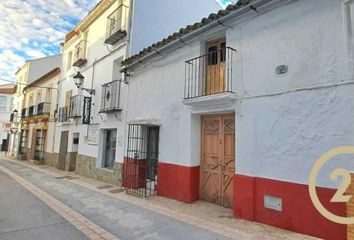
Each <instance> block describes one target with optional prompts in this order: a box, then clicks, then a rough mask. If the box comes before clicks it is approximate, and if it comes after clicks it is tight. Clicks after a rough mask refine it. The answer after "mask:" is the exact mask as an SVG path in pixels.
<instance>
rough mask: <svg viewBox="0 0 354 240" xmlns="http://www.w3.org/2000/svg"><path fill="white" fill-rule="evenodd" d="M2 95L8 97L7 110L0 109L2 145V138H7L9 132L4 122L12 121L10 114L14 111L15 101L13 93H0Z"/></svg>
mask: <svg viewBox="0 0 354 240" xmlns="http://www.w3.org/2000/svg"><path fill="white" fill-rule="evenodd" d="M0 96H3V97H6V99H7V100H6V104H7V106H6V110H5V111H1V110H0V146H1V144H2V140H3V139H7V134H8V132H6V131H5V130H6V129H5V128H3V124H5V123H10V115H11V113H12V112H11V111H12V108H11V106H12V101H13V97H12V94H5V93H0Z"/></svg>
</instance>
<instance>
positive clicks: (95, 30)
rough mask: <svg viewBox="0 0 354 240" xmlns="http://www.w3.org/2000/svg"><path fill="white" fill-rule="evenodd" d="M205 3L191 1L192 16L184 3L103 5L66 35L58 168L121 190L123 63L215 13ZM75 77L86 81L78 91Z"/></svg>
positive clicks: (111, 1) (105, 0)
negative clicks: (194, 9)
mask: <svg viewBox="0 0 354 240" xmlns="http://www.w3.org/2000/svg"><path fill="white" fill-rule="evenodd" d="M203 2H204V1H201V0H198V1H195V3H193V6H195V7H198V8H199V11H198V13H197V14H191V9H190V8H188V7H187V5H188V3H190V1H188V0H183V1H178V4H177V2H176V1H173V0H168V1H166V0H165V1H162V0H155V1H143V0H136V1H130V0H124V1H122V0H119V1H118V0H102V1H100V2H99V3H98V4H97V6H96V7H95V8H94V9H93V10H92V11H91V12H90V13H89V14H88V15H87V16H86V17H85V18H84V19H83V20H82V21H81V22H80V23H79V24H78V25H77V26H76V27H75V28H74V29H73V30H72V31H71V32H70V33H68V34H67V36H66V38H65V42H64V43H63V45H62V53H63V63H62V66H63V71H62V77H61V81H60V84H59V96H61V97H60V99H59V103H58V105H59V108H58V117H57V121H58V124H57V128H56V134H55V136H56V137H55V144H54V146H55V150H54V151H55V152H56V153H57V156H58V157H57V159H58V160H57V161H58V162H57V163H55V165H56V166H58V167H59V168H60V169H65V170H69V171H74V170H75V171H76V173H78V174H80V175H84V176H86V177H91V178H95V179H97V180H101V181H106V182H109V183H114V184H118V185H121V181H122V171H123V170H122V169H123V167H122V166H123V165H122V164H123V159H124V156H125V148H124V144H125V142H126V139H125V135H126V124H125V123H126V117H127V115H126V114H127V111H128V108H129V106H128V105H127V102H126V100H127V96H128V85H127V83H126V82H124V81H125V77H124V74H122V73H121V72H120V71H121V69H122V68H121V62H122V61H123V60H124V59H125V58H126V56H128V55H130V52H133V53H136V52H137V50H140V48H141V46H146V45H148V44H150V43H152V42H154V41H158V40H159V39H160V38H162V37H163V36H164V35H165V34H167V33H168V32H170V31H175V30H178V29H179V28H180V27H181V26H183V25H184V24H186V21H189V20H193V21H196V20H197V19H199V18H201V17H202V16H203V15H205V14H207V13H209V12H211V11H214V10H216V9H218V5H217V3H216V2H215V1H212V0H208V1H207V4H205V3H204V4H203ZM177 5H179V6H177ZM148 11H151V12H150V13H151V14H150V15H149V16H147V15H146V13H147V12H148ZM167 16H168V19H167ZM187 16H188V17H187ZM166 20H168V21H169V22H170V23H171V22H173V24H170V23H168V24H166V23H167V22H166ZM156 21H158V22H159V23H161V24H160V25H158V24H157V23H156ZM78 72H80V74H81V75H82V76H83V77H84V79H83V83H82V85H81V86H80V88H78V87H77V86H76V85H75V83H74V79H73V78H74V76H77V73H78ZM85 89H86V90H85ZM93 90H94V91H93Z"/></svg>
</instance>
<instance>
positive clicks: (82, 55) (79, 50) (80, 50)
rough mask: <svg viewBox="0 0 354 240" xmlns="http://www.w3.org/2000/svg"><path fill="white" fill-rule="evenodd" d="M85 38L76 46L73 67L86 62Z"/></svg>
mask: <svg viewBox="0 0 354 240" xmlns="http://www.w3.org/2000/svg"><path fill="white" fill-rule="evenodd" d="M86 61H87V59H86V40H81V41H80V42H79V43H78V44H77V45H76V46H75V51H74V61H73V66H74V67H80V66H82V65H84V64H85V63H86Z"/></svg>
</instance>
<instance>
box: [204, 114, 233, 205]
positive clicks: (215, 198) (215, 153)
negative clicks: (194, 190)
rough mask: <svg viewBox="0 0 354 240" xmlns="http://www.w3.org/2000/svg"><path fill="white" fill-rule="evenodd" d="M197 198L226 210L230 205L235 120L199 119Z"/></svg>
mask: <svg viewBox="0 0 354 240" xmlns="http://www.w3.org/2000/svg"><path fill="white" fill-rule="evenodd" d="M201 140H202V141H201V142H202V159H201V164H200V175H201V177H200V179H201V181H200V198H201V199H202V200H205V201H208V202H212V203H215V204H218V205H221V206H224V207H227V208H232V206H233V184H232V179H233V175H234V173H235V117H234V115H212V116H205V117H202V139H201Z"/></svg>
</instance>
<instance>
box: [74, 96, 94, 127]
mask: <svg viewBox="0 0 354 240" xmlns="http://www.w3.org/2000/svg"><path fill="white" fill-rule="evenodd" d="M69 118H75V119H77V118H82V124H90V118H91V98H90V97H84V96H81V95H76V96H73V97H71V99H70V108H69Z"/></svg>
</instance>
